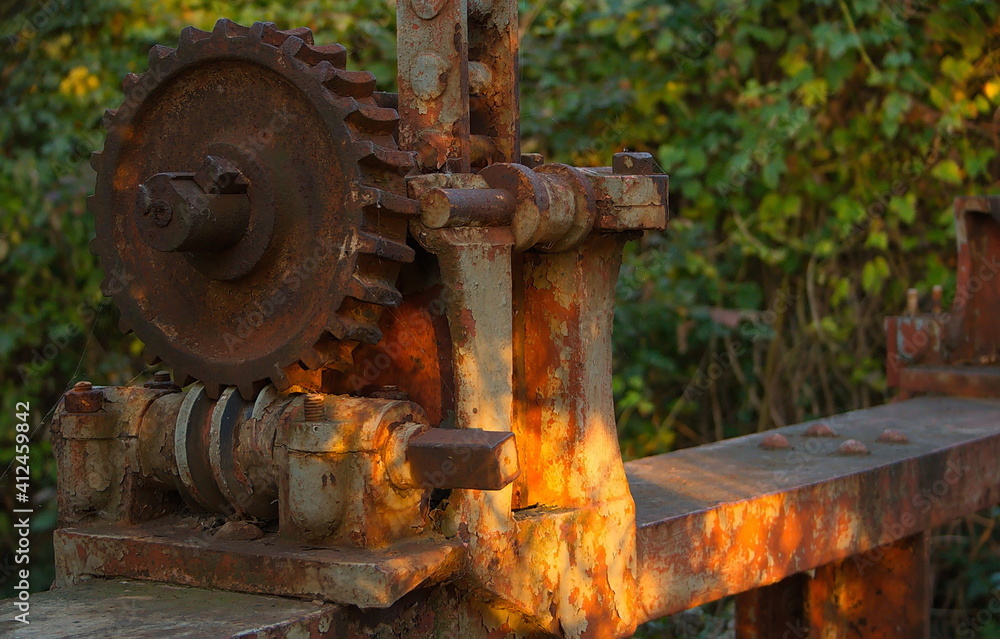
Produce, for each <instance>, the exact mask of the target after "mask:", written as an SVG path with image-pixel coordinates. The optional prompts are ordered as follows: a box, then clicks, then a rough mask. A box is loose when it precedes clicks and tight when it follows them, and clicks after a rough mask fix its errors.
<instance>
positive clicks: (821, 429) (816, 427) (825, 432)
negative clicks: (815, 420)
mask: <svg viewBox="0 0 1000 639" xmlns="http://www.w3.org/2000/svg"><path fill="white" fill-rule="evenodd" d="M802 436H803V437H836V436H837V433H836V431H834V430H833V429H832V428H830V427H829V426H827V425H826V424H823V423H819V424H813V425H812V426H810V427H809V428H807V429H806V432H804V433H802Z"/></svg>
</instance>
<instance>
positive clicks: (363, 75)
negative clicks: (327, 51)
mask: <svg viewBox="0 0 1000 639" xmlns="http://www.w3.org/2000/svg"><path fill="white" fill-rule="evenodd" d="M315 69H316V73H317V74H319V78H320V82H321V83H322V84H323V86H325V87H326V88H327V89H329V90H331V91H333V92H334V93H336V94H338V95H343V96H348V97H351V98H367V97H368V96H370V95H371V94H372V92H373V91H375V76H373V75H372V74H371V73H368V72H367V71H347V70H346V69H338V68H337V67H335V66H333V65H332V64H330V63H329V62H326V61H324V62H320V63H319V64H317V65H316V67H315Z"/></svg>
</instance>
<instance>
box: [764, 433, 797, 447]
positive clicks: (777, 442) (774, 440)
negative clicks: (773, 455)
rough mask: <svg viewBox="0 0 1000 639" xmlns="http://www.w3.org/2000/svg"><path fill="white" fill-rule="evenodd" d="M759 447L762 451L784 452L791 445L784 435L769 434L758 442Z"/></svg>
mask: <svg viewBox="0 0 1000 639" xmlns="http://www.w3.org/2000/svg"><path fill="white" fill-rule="evenodd" d="M760 447H761V448H763V449H764V450H785V449H788V448H791V447H792V445H791V444H789V443H788V438H787V437H785V436H784V435H781V434H779V433H771V434H770V435H768V436H767V437H765V438H764V439H762V440H760Z"/></svg>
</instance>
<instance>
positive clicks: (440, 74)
mask: <svg viewBox="0 0 1000 639" xmlns="http://www.w3.org/2000/svg"><path fill="white" fill-rule="evenodd" d="M449 71H451V65H450V64H448V61H447V60H445V59H444V58H442V57H441V56H439V55H437V54H435V53H424V54H422V55H419V56H417V59H416V60H414V61H413V68H412V69H410V86H412V87H413V94H414V95H416V96H417V99H418V100H433V99H434V98H436V97H438V96H439V95H441V94H442V93H444V89H445V87H446V86H447V85H448V72H449Z"/></svg>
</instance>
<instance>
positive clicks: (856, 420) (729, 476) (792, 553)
mask: <svg viewBox="0 0 1000 639" xmlns="http://www.w3.org/2000/svg"><path fill="white" fill-rule="evenodd" d="M824 421H825V422H826V423H828V424H830V425H832V426H833V428H834V429H835V430H836V432H837V433H838V434H839V437H836V438H815V437H809V438H806V437H803V436H802V434H803V433H804V432H805V431H806V430H807V428H808V426H809V424H800V425H796V426H789V427H787V428H782V429H779V432H781V433H783V434H785V435H786V436H787V438H788V439H789V441H790V442H791V444H792V448H791V449H788V450H773V451H765V450H761V449H760V447H759V446H758V445H757V444H758V442H759V441H760V439H761V437H762V435H750V436H746V437H739V438H736V439H731V440H727V441H723V442H718V443H715V444H709V445H706V446H700V447H698V448H692V449H686V450H682V451H676V452H673V453H667V454H666V455H659V456H656V457H650V458H647V459H642V460H636V461H631V462H628V463H626V464H625V468H626V472H627V473H628V476H629V484H630V486H631V489H632V495H633V497H634V498H635V501H636V518H637V523H638V531H637V542H638V548H639V586H640V590H639V592H640V595H639V599H640V601H641V602H642V605H643V608H644V611H645V614H644V617H645V618H656V617H658V616H662V615H665V614H670V613H672V612H677V611H679V610H682V609H685V608H688V607H691V606H695V605H698V604H701V603H705V602H709V601H713V600H715V599H718V598H720V597H723V596H726V595H730V594H735V593H739V592H743V591H745V590H748V589H750V588H756V587H759V586H762V585H768V584H771V583H775V582H777V581H779V580H781V579H783V578H785V577H787V576H789V575H792V574H795V573H798V572H802V571H805V570H809V569H812V568H816V567H818V566H822V565H824V564H829V563H830V562H833V561H838V560H842V559H845V558H848V557H850V558H851V559H850V560H849V561H851V562H854V563H855V565H860V564H863V563H864V562H865V561H874V559H873V558H874V557H877V556H878V553H879V552H880V551H879V548H880V547H881V546H883V545H886V544H891V543H893V542H895V541H898V540H899V539H902V538H903V537H908V536H911V535H914V534H916V533H919V532H921V531H924V530H927V529H929V528H931V527H933V526H936V525H940V524H943V523H945V522H947V521H949V520H951V519H954V518H956V517H960V516H962V515H965V514H967V513H970V512H974V511H976V510H979V509H981V508H984V507H986V506H988V505H990V504H993V503H996V502H997V501H998V500H1000V467H998V466H997V464H996V460H997V458H998V455H1000V401H994V400H979V399H958V398H917V399H912V400H908V401H902V402H897V403H894V404H889V405H885V406H879V407H876V408H871V409H866V410H860V411H854V412H851V413H846V414H844V415H839V416H835V417H832V418H827V419H826V420H824ZM887 427H889V428H893V429H895V430H899V431H901V432H903V433H905V434H906V436H907V438H908V439H909V443H907V444H897V443H882V442H878V441H877V439H878V437H879V435H880V434H881V433H882V432H883V430H884V429H885V428H887ZM848 438H854V439H857V440H859V441H862V442H864V443H865V444H866V446H867V447H868V448H869V449H870V451H871V454H869V455H864V456H850V457H845V456H842V455H838V454H836V450H837V448H838V447H839V445H840V443H841V442H842V441H843V440H845V439H848Z"/></svg>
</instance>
